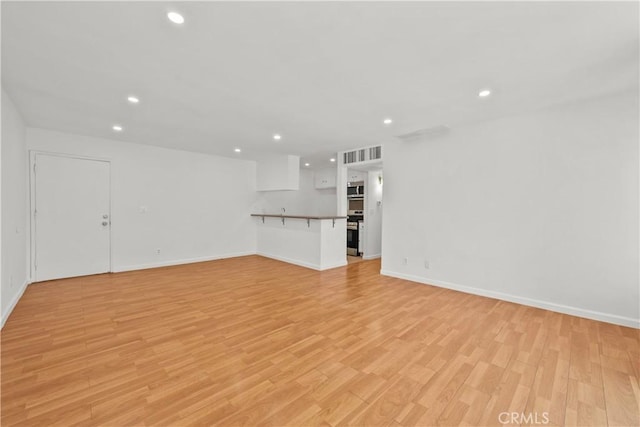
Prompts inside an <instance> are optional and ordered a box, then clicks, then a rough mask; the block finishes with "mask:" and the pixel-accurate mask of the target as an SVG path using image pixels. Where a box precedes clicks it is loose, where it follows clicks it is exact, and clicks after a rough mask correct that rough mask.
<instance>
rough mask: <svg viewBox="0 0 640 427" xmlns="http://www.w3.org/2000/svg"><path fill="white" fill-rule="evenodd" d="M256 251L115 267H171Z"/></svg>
mask: <svg viewBox="0 0 640 427" xmlns="http://www.w3.org/2000/svg"><path fill="white" fill-rule="evenodd" d="M255 254H256V253H255V252H237V253H232V254H222V255H212V256H205V257H198V258H187V259H177V260H170V261H159V262H150V263H146V264H137V265H124V266H117V267H115V268H114V269H113V272H114V273H120V272H123V271H135V270H147V269H149V268H158V267H170V266H173V265H182V264H193V263H196V262H206V261H215V260H218V259H225V258H236V257H241V256H247V255H255Z"/></svg>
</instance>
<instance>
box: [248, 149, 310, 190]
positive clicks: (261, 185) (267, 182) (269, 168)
mask: <svg viewBox="0 0 640 427" xmlns="http://www.w3.org/2000/svg"><path fill="white" fill-rule="evenodd" d="M299 174H300V157H299V156H292V155H264V156H262V158H260V159H259V160H258V162H257V166H256V189H257V190H258V191H279V190H298V189H299V188H300V187H299V181H300V179H299Z"/></svg>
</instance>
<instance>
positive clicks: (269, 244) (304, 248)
mask: <svg viewBox="0 0 640 427" xmlns="http://www.w3.org/2000/svg"><path fill="white" fill-rule="evenodd" d="M251 216H253V217H256V221H257V227H256V228H257V253H258V255H262V256H265V257H267V258H273V259H277V260H280V261H284V262H288V263H291V264H296V265H300V266H303V267H307V268H312V269H314V270H327V269H330V268H335V267H341V266H343V265H346V264H347V258H346V254H345V246H346V238H347V237H346V226H347V223H346V217H345V216H313V215H309V216H305V215H280V214H251Z"/></svg>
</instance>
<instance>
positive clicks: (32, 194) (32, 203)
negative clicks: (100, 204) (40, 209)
mask: <svg viewBox="0 0 640 427" xmlns="http://www.w3.org/2000/svg"><path fill="white" fill-rule="evenodd" d="M42 155H44V156H53V157H65V158H68V159H77V160H93V161H97V162H105V163H108V164H109V222H110V224H109V273H113V236H112V230H113V213H112V201H113V183H112V181H113V174H112V169H111V159H110V158H106V157H94V156H83V155H77V154H68V153H57V152H52V151H43V150H29V242H30V245H29V276H30V278H29V282H34V281H35V279H36V218H35V207H36V176H35V174H36V172H35V164H36V158H37V156H42Z"/></svg>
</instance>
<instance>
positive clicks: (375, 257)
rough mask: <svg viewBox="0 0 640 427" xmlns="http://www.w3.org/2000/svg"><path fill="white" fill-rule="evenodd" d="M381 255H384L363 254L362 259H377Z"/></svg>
mask: <svg viewBox="0 0 640 427" xmlns="http://www.w3.org/2000/svg"><path fill="white" fill-rule="evenodd" d="M381 256H382V255H381V254H374V255H362V259H377V258H380V257H381Z"/></svg>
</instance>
